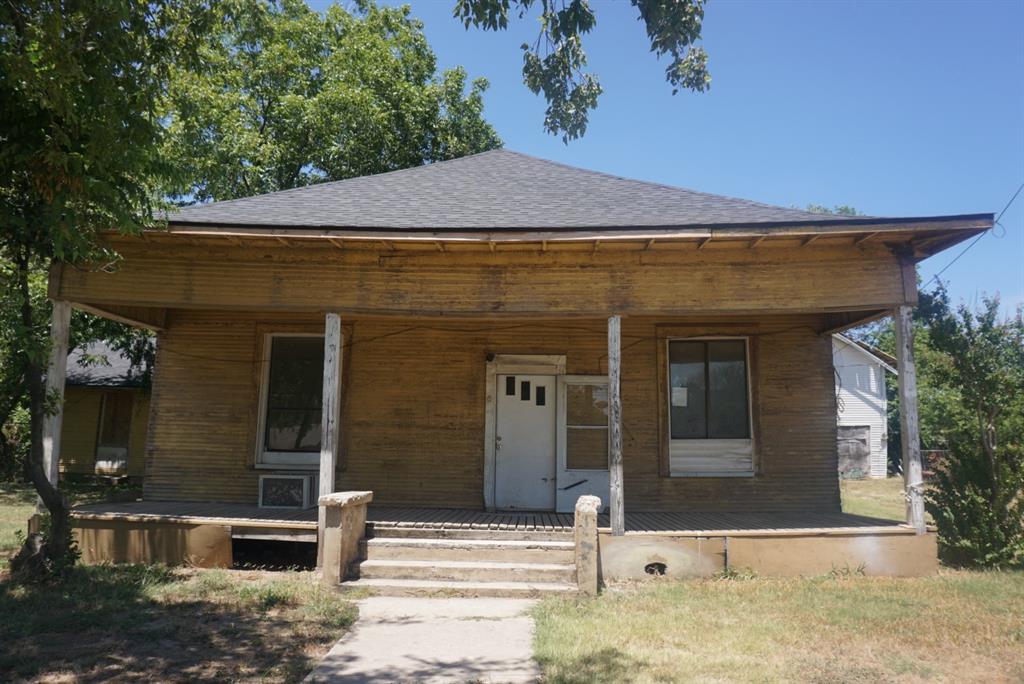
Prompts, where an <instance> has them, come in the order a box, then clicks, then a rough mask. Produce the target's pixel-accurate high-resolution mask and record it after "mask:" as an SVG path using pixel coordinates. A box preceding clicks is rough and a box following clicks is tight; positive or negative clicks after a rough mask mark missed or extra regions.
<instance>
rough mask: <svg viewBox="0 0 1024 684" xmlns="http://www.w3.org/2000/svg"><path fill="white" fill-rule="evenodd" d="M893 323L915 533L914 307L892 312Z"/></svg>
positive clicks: (919, 488) (919, 489) (920, 528)
mask: <svg viewBox="0 0 1024 684" xmlns="http://www.w3.org/2000/svg"><path fill="white" fill-rule="evenodd" d="M893 317H894V318H895V322H896V363H897V369H898V370H899V392H900V431H901V433H902V434H901V437H900V442H901V443H902V452H903V453H902V455H903V486H904V491H905V496H906V499H907V525H909V526H911V527H913V528H914V529H915V530H917V533H918V534H924V533H925V531H926V528H925V523H924V491H923V482H924V478H923V475H922V470H921V439H920V432H919V429H918V422H917V367H916V365H915V363H914V320H913V309H912V308H911V307H910V306H908V305H903V306H900V307H897V308H896V310H895V311H894V312H893Z"/></svg>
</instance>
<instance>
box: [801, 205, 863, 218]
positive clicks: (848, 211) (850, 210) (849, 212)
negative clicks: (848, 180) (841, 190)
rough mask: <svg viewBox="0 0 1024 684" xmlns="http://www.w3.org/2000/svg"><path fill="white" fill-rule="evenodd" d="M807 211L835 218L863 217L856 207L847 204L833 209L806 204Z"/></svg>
mask: <svg viewBox="0 0 1024 684" xmlns="http://www.w3.org/2000/svg"><path fill="white" fill-rule="evenodd" d="M807 211H809V212H811V213H812V214H832V215H835V216H863V214H861V213H860V212H859V211H857V208H856V207H851V206H850V205H849V204H837V205H836V206H834V207H833V208H831V209H829V208H828V207H826V206H825V205H823V204H808V205H807Z"/></svg>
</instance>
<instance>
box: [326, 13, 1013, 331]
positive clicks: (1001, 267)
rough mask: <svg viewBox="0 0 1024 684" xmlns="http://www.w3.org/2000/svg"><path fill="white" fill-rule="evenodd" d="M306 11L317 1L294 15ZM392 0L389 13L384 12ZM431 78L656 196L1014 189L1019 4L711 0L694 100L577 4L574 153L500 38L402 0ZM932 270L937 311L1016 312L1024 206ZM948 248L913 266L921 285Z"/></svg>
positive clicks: (903, 200) (886, 204)
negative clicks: (955, 307)
mask: <svg viewBox="0 0 1024 684" xmlns="http://www.w3.org/2000/svg"><path fill="white" fill-rule="evenodd" d="M312 4H313V6H314V7H316V8H317V9H322V8H323V7H324V6H325V5H326V3H325V2H314V3H312ZM393 4H404V3H399V2H395V3H393ZM409 4H411V5H412V11H413V14H414V15H415V16H417V17H419V18H420V19H422V20H423V22H424V24H425V31H426V34H427V37H428V39H429V40H430V43H431V45H432V46H433V48H434V50H435V51H436V53H437V56H438V61H439V66H441V67H442V68H446V67H451V66H455V65H459V64H461V65H464V66H465V67H466V68H467V69H468V71H469V73H470V76H471V77H477V76H483V77H486V78H487V79H488V80H489V81H490V83H491V88H490V90H488V92H487V95H486V110H485V114H486V116H487V118H488V120H490V121H491V122H492V123H493V124H494V126H495V127H496V128H497V130H498V132H499V134H500V135H501V136H502V138H503V139H504V141H505V145H506V147H508V148H510V149H514V150H518V151H521V152H526V153H528V154H534V155H537V156H540V157H544V158H548V159H554V160H557V161H561V162H565V163H568V164H573V165H577V166H582V167H586V168H591V169H596V170H600V171H606V172H610V173H616V174H620V175H624V176H630V177H634V178H641V179H645V180H652V181H658V182H662V183H668V184H671V185H679V186H683V187H688V188H693V189H697V190H703V191H706V192H716V193H721V194H725V195H734V196H739V197H746V198H749V199H755V200H759V201H762V202H770V203H773V204H780V205H784V206H799V207H803V206H805V205H807V204H810V203H816V204H824V205H827V206H832V205H836V204H850V205H853V206H854V207H856V208H857V209H858V210H860V211H861V212H863V213H866V214H872V215H879V216H908V215H909V216H914V215H917V216H921V215H938V214H961V213H975V212H996V213H998V212H999V210H1000V209H1002V207H1003V205H1005V204H1006V202H1007V201H1008V200H1009V198H1010V196H1011V195H1012V194H1013V192H1014V191H1015V190H1016V189H1017V187H1018V186H1019V185H1020V183H1022V182H1024V0H1002V1H997V2H962V3H961V2H948V1H945V2H943V1H937V2H838V1H831V2H765V1H751V2H746V1H739V0H712V1H711V2H710V3H709V4H708V7H707V13H706V16H705V22H704V46H705V47H706V49H707V50H708V52H709V53H710V69H711V75H712V86H711V90H710V91H709V92H707V93H704V94H693V93H680V94H679V95H676V96H674V97H673V96H672V95H671V89H670V88H669V86H668V84H667V83H665V81H664V76H663V70H664V66H665V62H664V60H662V61H661V62H659V61H658V60H657V59H656V58H655V57H654V55H653V54H651V53H650V51H649V46H648V44H647V42H646V35H645V33H644V30H643V26H642V24H640V23H639V22H637V20H636V11H635V10H634V9H633V8H632V7H631V6H630V4H629V3H627V2H624V1H620V2H611V1H608V0H591V4H592V6H593V7H594V9H595V10H596V14H597V20H598V25H597V28H596V29H595V30H594V31H593V32H592V33H591V34H590V35H589V36H588V37H587V39H586V44H585V45H586V49H587V52H588V55H589V58H590V68H591V70H592V71H593V72H594V73H596V74H597V75H598V76H599V77H600V79H601V84H602V85H603V87H604V89H605V93H604V95H603V96H602V97H601V100H600V104H599V106H598V109H597V110H596V111H595V112H593V114H592V115H591V119H590V127H589V129H588V131H587V134H586V136H584V138H583V139H582V140H578V141H575V142H572V143H570V144H569V145H568V146H566V145H564V144H563V143H562V142H561V140H560V139H557V138H555V137H552V136H550V135H548V134H546V133H545V132H544V130H543V126H542V122H543V113H544V107H545V103H544V101H543V100H542V99H541V98H539V97H536V96H534V95H533V94H532V93H530V92H529V91H528V90H527V89H526V88H525V86H523V85H522V75H521V68H522V57H521V52H520V50H519V45H520V44H521V43H523V42H524V41H532V39H533V38H535V37H536V30H537V21H536V12H534V13H533V14H532V15H531V16H528V17H527V18H525V19H523V20H518V21H514V22H512V25H511V26H510V27H509V30H508V31H506V32H499V33H486V32H483V31H480V30H476V29H471V30H468V31H467V30H465V29H464V28H463V27H462V25H461V24H460V23H459V22H457V21H456V20H455V19H453V18H452V15H451V8H452V6H453V4H454V0H412V2H410V3H409ZM1001 223H1002V226H1003V227H1002V228H1000V227H997V228H996V230H995V231H993V232H992V233H990V234H988V235H986V236H985V237H983V238H982V239H981V240H980V241H979V242H978V244H977V245H976V246H974V247H973V248H972V249H971V250H970V251H969V252H967V253H966V254H965V255H964V256H963V257H962V258H961V259H960V260H959V261H957V262H956V263H955V264H954V265H953V266H952V267H950V268H949V269H948V270H947V271H946V272H945V273H944V274H943V278H944V279H946V280H948V282H949V288H950V291H951V294H952V295H953V298H954V300H965V301H968V302H974V301H977V298H978V297H979V296H980V295H981V294H982V293H986V292H987V293H990V294H991V293H995V292H999V293H1000V294H1001V296H1002V298H1003V301H1004V307H1005V309H1006V310H1007V311H1010V310H1012V309H1013V308H1015V307H1016V306H1017V305H1019V304H1024V193H1022V195H1021V197H1019V198H1018V199H1017V201H1016V203H1015V204H1014V205H1013V207H1012V208H1011V209H1010V210H1009V211H1008V212H1006V214H1005V215H1004V216H1003V218H1002V221H1001ZM960 249H962V246H958V247H954V248H953V249H952V250H950V251H947V252H943V253H941V254H939V255H937V256H935V257H932V258H930V259H928V260H926V261H925V262H923V263H922V264H921V265H920V266H919V272H920V274H921V275H922V276H923V277H924V278H925V279H926V280H927V279H929V278H931V276H932V275H934V274H935V272H936V271H938V270H939V269H940V268H942V267H943V266H945V265H946V264H948V263H949V262H950V261H951V260H952V259H953V257H954V256H956V254H957V253H958V252H959V250H960Z"/></svg>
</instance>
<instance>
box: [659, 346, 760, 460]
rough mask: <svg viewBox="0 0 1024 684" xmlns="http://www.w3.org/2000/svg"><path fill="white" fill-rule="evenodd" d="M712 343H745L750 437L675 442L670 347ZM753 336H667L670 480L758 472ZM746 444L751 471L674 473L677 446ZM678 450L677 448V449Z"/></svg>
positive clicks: (666, 407)
mask: <svg viewBox="0 0 1024 684" xmlns="http://www.w3.org/2000/svg"><path fill="white" fill-rule="evenodd" d="M712 340H742V341H743V353H744V362H745V364H746V371H747V421H748V422H749V426H748V428H747V430H748V433H749V434H750V437H749V438H748V439H745V440H731V439H696V440H695V439H672V360H671V358H672V357H671V353H670V345H671V343H672V342H708V341H712ZM750 370H751V367H750V336H749V335H706V336H701V337H679V336H675V337H667V338H665V368H664V369H662V372H664V373H665V387H666V388H667V389H668V391H667V392H666V396H665V397H664V398H663V401H664V402H665V403H664V404H663V405H662V410H663V411H665V414H666V420H665V429H666V430H667V431H668V434H667V435H666V439H667V440H668V468H669V477H754V475H755V474H756V472H757V463H756V457H757V445H756V444H755V442H754V390H753V377H752V376H751V373H750ZM740 441H742V442H745V443H746V445H747V446H748V447H749V450H750V468H748V469H743V470H713V469H709V470H703V469H700V470H678V471H673V470H672V446H673V445H678V446H679V447H681V446H682V445H683V444H687V445H690V446H694V447H696V449H700V447H701V445H702V443H708V442H740ZM677 448H678V447H677Z"/></svg>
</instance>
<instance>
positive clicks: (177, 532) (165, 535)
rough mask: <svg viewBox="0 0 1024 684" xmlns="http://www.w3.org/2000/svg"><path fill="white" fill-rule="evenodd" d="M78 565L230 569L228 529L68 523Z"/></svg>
mask: <svg viewBox="0 0 1024 684" xmlns="http://www.w3.org/2000/svg"><path fill="white" fill-rule="evenodd" d="M72 532H73V534H74V536H75V540H76V541H77V542H78V548H79V550H80V551H81V552H82V562H83V563H86V564H97V563H165V564H167V565H184V564H188V565H191V566H194V567H199V568H230V567H231V565H232V554H231V528H230V527H228V526H224V525H189V524H183V523H163V522H151V521H145V522H141V521H126V520H82V519H74V520H72Z"/></svg>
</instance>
